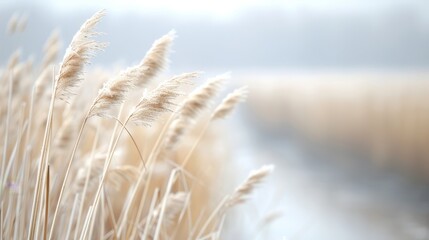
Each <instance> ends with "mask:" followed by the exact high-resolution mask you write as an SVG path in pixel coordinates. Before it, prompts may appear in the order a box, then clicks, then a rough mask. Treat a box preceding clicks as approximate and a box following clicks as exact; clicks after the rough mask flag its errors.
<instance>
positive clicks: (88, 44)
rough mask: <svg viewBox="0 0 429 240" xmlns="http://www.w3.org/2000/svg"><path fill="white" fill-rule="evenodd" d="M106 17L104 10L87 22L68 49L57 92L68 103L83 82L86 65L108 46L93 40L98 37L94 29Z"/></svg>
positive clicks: (60, 72)
mask: <svg viewBox="0 0 429 240" xmlns="http://www.w3.org/2000/svg"><path fill="white" fill-rule="evenodd" d="M104 15H105V11H104V10H102V11H99V12H97V13H95V14H94V15H93V16H92V17H91V18H89V19H88V20H86V22H85V23H84V24H83V25H82V26H81V28H80V29H79V31H78V32H77V33H76V34H75V35H74V37H73V39H72V41H71V43H70V45H69V47H68V48H67V50H66V53H65V55H64V58H63V61H62V63H61V65H60V70H59V76H58V78H57V79H56V88H55V92H56V94H57V96H58V97H59V98H60V99H63V100H66V101H67V100H68V99H69V98H70V97H71V96H72V95H74V90H75V88H77V87H78V86H79V85H80V83H81V82H82V80H83V78H82V71H83V67H84V65H85V64H86V63H88V62H89V59H90V58H91V57H92V55H93V54H94V52H95V51H97V50H102V49H103V48H104V47H105V46H106V44H105V43H99V42H97V41H95V40H94V39H93V38H94V37H95V36H96V35H98V33H97V32H95V31H94V28H95V27H96V26H97V24H98V23H99V22H100V21H101V19H102V17H103V16H104Z"/></svg>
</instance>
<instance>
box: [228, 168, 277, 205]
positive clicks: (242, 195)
mask: <svg viewBox="0 0 429 240" xmlns="http://www.w3.org/2000/svg"><path fill="white" fill-rule="evenodd" d="M273 170H274V166H273V165H265V166H263V167H261V168H260V169H258V170H254V171H252V172H250V174H249V176H248V177H247V179H246V180H245V181H244V182H243V183H242V184H241V185H240V186H238V188H236V189H235V191H234V193H233V194H232V195H231V196H230V197H229V198H228V200H227V201H226V202H225V205H224V207H225V209H227V208H230V207H232V206H235V205H237V204H240V203H243V202H244V201H245V200H246V197H247V196H248V195H249V194H250V193H251V192H252V191H253V189H254V188H255V187H256V185H258V184H259V183H261V182H262V181H263V180H264V179H265V178H266V177H267V176H268V175H269V174H270V173H271V172H272V171H273Z"/></svg>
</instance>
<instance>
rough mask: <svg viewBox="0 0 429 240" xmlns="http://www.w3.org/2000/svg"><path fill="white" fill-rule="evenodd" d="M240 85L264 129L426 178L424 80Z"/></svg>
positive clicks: (273, 79) (393, 76)
mask: <svg viewBox="0 0 429 240" xmlns="http://www.w3.org/2000/svg"><path fill="white" fill-rule="evenodd" d="M245 79H247V80H248V83H249V85H250V86H251V90H252V96H251V97H250V99H249V103H248V107H249V108H250V109H251V110H252V112H253V113H254V114H255V116H257V118H258V119H259V120H260V121H261V123H263V124H264V125H265V126H267V127H268V128H272V129H289V130H293V132H294V133H298V134H299V135H301V136H304V137H305V138H307V139H309V140H310V141H312V142H314V143H318V144H322V145H324V146H336V147H337V150H339V149H347V151H350V152H356V153H359V154H362V156H364V158H367V159H368V160H372V161H373V162H374V163H376V164H377V165H381V166H385V167H393V168H396V169H399V170H405V172H409V173H412V174H418V175H420V176H423V177H427V176H428V173H429V148H428V146H429V124H428V123H429V104H428V103H427V100H428V96H429V95H428V92H429V73H425V72H400V71H394V70H392V71H390V72H375V71H372V72H371V71H369V72H359V71H358V72H320V73H291V74H283V75H282V74H279V75H260V76H257V75H254V76H247V77H245ZM256 90H257V91H256ZM285 133H286V134H287V132H285Z"/></svg>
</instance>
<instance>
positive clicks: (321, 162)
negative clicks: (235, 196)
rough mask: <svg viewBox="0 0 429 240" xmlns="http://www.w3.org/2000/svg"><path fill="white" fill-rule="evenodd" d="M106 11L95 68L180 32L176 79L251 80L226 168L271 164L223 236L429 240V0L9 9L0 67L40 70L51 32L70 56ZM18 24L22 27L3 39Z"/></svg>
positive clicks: (79, 2)
mask: <svg viewBox="0 0 429 240" xmlns="http://www.w3.org/2000/svg"><path fill="white" fill-rule="evenodd" d="M101 8H105V9H106V10H107V12H108V14H107V16H106V18H105V19H104V20H103V21H102V22H101V24H100V27H99V29H100V31H102V32H105V33H106V34H105V35H103V36H102V38H103V40H105V41H108V42H109V43H110V46H109V47H108V49H107V50H106V51H105V52H103V53H101V54H98V55H97V57H96V58H95V59H94V60H93V63H92V65H93V66H99V65H102V66H107V67H109V66H118V65H119V66H128V65H130V64H133V63H136V62H138V61H139V60H140V59H141V58H142V56H144V54H145V52H146V50H147V49H148V48H149V47H150V45H151V43H152V42H153V41H154V40H155V39H157V38H158V37H160V36H162V35H163V34H165V33H167V32H168V31H170V30H171V29H175V30H176V31H177V35H178V38H177V40H176V41H175V44H174V46H173V49H174V52H173V53H172V55H171V58H170V59H171V64H170V67H169V70H168V71H167V73H168V74H170V75H172V74H176V73H179V72H182V71H191V70H201V71H204V72H205V73H206V76H212V75H215V74H219V73H223V72H227V71H231V72H232V79H231V82H232V85H233V86H240V85H243V84H247V85H249V88H250V96H249V100H248V102H247V103H246V104H245V105H242V106H241V108H240V110H239V111H238V113H235V114H234V117H233V118H232V119H229V120H228V121H226V122H225V125H227V126H226V127H228V128H229V129H231V130H230V131H228V132H227V135H228V136H227V137H228V138H230V139H233V141H231V142H233V143H234V146H233V148H234V149H236V151H235V152H234V153H233V159H234V161H233V162H232V163H231V164H232V168H233V169H232V170H231V169H226V170H225V172H230V173H232V172H234V175H235V176H234V178H232V179H231V182H234V183H236V182H239V181H240V180H241V179H243V178H244V177H245V176H246V175H247V172H248V170H250V169H253V168H255V167H257V166H260V165H262V164H268V163H273V164H275V165H276V167H277V168H276V171H275V174H274V175H273V177H272V178H271V179H270V180H269V181H268V182H266V183H265V184H264V185H263V187H261V188H259V189H258V191H257V194H255V198H254V200H253V201H252V202H251V203H250V204H248V205H247V206H245V207H241V209H240V210H242V211H243V210H244V211H246V212H247V213H248V214H245V215H243V214H239V211H237V213H236V216H235V218H234V220H233V221H231V222H230V223H229V224H227V227H226V228H227V229H226V230H227V232H228V235H227V236H226V238H228V239H237V238H241V239H345V240H348V239H377V240H379V239H429V104H428V100H429V15H428V13H429V2H428V1H426V0H421V1H418V0H283V1H282V0H253V1H245V0H235V1H227V0H217V1H197V0H185V1H174V0H157V1H139V0H122V1H101V0H93V1H84V0H75V1H54V0H39V1H23V0H15V1H8V2H7V1H2V2H0V23H1V29H3V30H4V31H3V32H2V33H1V34H0V42H1V44H0V64H2V65H4V64H6V62H7V59H8V57H9V56H10V55H11V54H12V53H13V52H14V50H15V49H16V48H18V47H20V48H21V53H22V56H23V58H24V59H26V58H30V59H33V60H34V61H37V62H38V61H41V59H42V56H43V54H42V50H41V48H40V46H43V44H44V42H45V40H46V38H47V36H49V35H50V33H51V32H52V31H53V30H54V29H58V31H59V33H60V36H61V39H62V40H63V51H64V50H65V47H64V46H67V45H68V43H69V41H70V39H71V38H72V36H73V34H74V33H75V32H76V30H77V29H78V28H79V26H80V24H81V23H82V22H83V21H84V20H85V19H87V18H88V17H89V16H91V15H92V13H94V12H95V11H96V10H99V9H101ZM11 17H15V18H17V19H21V20H23V21H22V24H23V26H22V27H25V28H26V29H25V31H23V32H18V33H16V34H13V35H9V34H8V33H7V26H8V22H9V19H10V18H11ZM24 19H27V20H26V21H24ZM24 25H25V26H24ZM237 171H238V174H236V173H237ZM230 175H232V174H230ZM235 177H236V178H237V179H235ZM228 185H229V183H228ZM232 185H235V184H232ZM256 218H257V219H263V218H266V220H267V221H266V222H265V223H267V224H263V225H261V224H258V223H255V221H254V219H256ZM271 220H273V221H271ZM243 232H244V233H243Z"/></svg>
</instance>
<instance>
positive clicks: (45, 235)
mask: <svg viewBox="0 0 429 240" xmlns="http://www.w3.org/2000/svg"><path fill="white" fill-rule="evenodd" d="M45 198H46V200H45V226H44V231H43V239H44V240H46V237H47V234H48V218H49V165H48V169H47V173H46V195H45Z"/></svg>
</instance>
